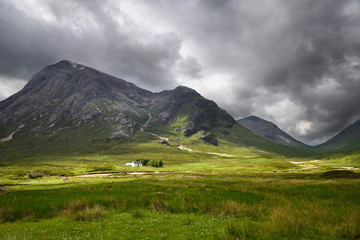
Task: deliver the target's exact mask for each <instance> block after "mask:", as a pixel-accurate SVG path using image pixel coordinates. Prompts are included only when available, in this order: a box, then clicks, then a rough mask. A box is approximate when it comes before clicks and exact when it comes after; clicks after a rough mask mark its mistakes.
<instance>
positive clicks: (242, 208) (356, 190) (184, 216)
mask: <svg viewBox="0 0 360 240" xmlns="http://www.w3.org/2000/svg"><path fill="white" fill-rule="evenodd" d="M169 142H170V143H171V140H170V141H169ZM110 144H113V145H112V148H111V149H112V150H111V151H108V152H100V151H98V152H97V153H94V152H91V151H89V152H88V153H86V152H82V153H77V152H72V153H71V154H69V153H68V154H63V153H61V152H59V153H53V154H50V153H49V154H44V153H43V154H30V155H27V154H24V153H23V152H21V151H20V152H17V153H13V154H9V152H6V151H5V153H3V154H2V155H1V160H0V186H2V185H5V186H6V187H5V188H4V189H3V190H0V239H360V176H359V175H360V174H359V170H358V168H360V152H353V153H351V154H344V153H337V154H312V155H311V154H305V155H306V156H303V157H290V156H288V155H287V156H284V155H281V154H274V153H270V152H267V151H264V150H259V149H254V148H246V147H243V148H235V147H233V146H232V145H231V144H230V145H226V144H221V147H215V146H212V145H209V144H196V145H195V144H194V145H191V142H190V140H189V142H188V143H186V142H185V144H187V145H186V147H188V148H191V149H194V150H196V151H197V152H195V151H194V152H190V151H187V150H179V149H177V148H176V147H175V146H166V145H162V144H159V140H157V139H156V138H153V139H152V138H151V137H150V140H149V141H138V142H136V143H122V144H116V142H114V143H110ZM170 145H171V144H170ZM214 153H226V154H228V155H226V156H221V155H216V154H214ZM137 159H149V160H162V161H163V162H164V166H163V167H161V168H155V167H149V166H144V167H126V166H125V163H127V162H131V161H134V160H137ZM334 170H335V171H334ZM338 170H342V171H341V172H339V171H338ZM349 170H351V172H349ZM31 173H33V174H35V173H39V174H40V173H45V174H46V176H44V177H39V178H28V177H27V176H28V174H31Z"/></svg>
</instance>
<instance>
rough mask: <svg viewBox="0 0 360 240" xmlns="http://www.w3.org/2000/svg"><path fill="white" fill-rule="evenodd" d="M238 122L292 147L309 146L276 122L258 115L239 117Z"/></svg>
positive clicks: (261, 135)
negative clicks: (282, 128)
mask: <svg viewBox="0 0 360 240" xmlns="http://www.w3.org/2000/svg"><path fill="white" fill-rule="evenodd" d="M237 122H238V123H239V124H240V125H242V126H243V127H246V128H247V129H249V130H250V131H251V132H253V133H254V134H256V135H258V136H260V137H263V138H265V139H267V140H270V141H273V142H276V143H279V144H282V145H286V146H291V147H298V148H309V146H308V145H306V144H304V143H302V142H300V141H298V140H296V139H295V138H293V137H291V136H290V135H289V134H287V133H286V132H285V131H283V130H281V129H280V128H279V127H278V126H277V125H276V124H274V123H272V122H270V121H267V120H264V119H262V118H259V117H257V116H254V115H252V116H249V117H246V118H242V119H239V120H237Z"/></svg>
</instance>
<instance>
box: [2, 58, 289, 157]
mask: <svg viewBox="0 0 360 240" xmlns="http://www.w3.org/2000/svg"><path fill="white" fill-rule="evenodd" d="M159 135H162V136H165V137H168V138H169V139H171V141H173V146H177V145H180V144H183V143H187V144H192V145H201V144H202V145H204V146H212V147H215V146H219V147H221V146H226V145H227V144H228V143H229V144H230V143H231V144H232V146H233V147H239V146H241V147H246V148H248V147H254V148H256V149H262V150H266V151H278V152H286V153H289V152H294V149H292V148H287V147H285V146H281V145H278V144H275V143H272V142H269V141H267V140H265V139H263V138H261V137H258V136H256V135H254V134H253V133H251V132H250V131H248V130H247V129H245V128H243V127H241V126H239V125H238V124H236V121H235V120H234V119H233V118H232V117H231V116H230V115H229V114H228V113H227V112H226V111H224V110H222V109H221V108H219V107H218V106H217V104H216V103H215V102H213V101H210V100H208V99H205V98H204V97H202V96H201V95H200V94H199V93H197V92H196V91H195V90H193V89H190V88H187V87H182V86H180V87H177V88H176V89H174V90H166V91H162V92H159V93H152V92H150V91H147V90H144V89H141V88H139V87H137V86H135V85H134V84H132V83H129V82H126V81H125V80H122V79H119V78H116V77H112V76H109V75H107V74H105V73H102V72H99V71H97V70H95V69H92V68H89V67H86V66H83V65H81V64H78V63H73V62H71V61H61V62H59V63H57V64H53V65H50V66H47V67H45V68H44V69H43V70H41V71H39V72H38V73H37V74H35V75H34V76H33V77H32V79H31V80H30V81H29V82H28V84H27V85H26V86H25V87H24V88H23V89H22V90H21V91H20V92H18V93H16V94H14V95H13V96H11V97H9V98H8V99H6V100H4V101H2V102H0V139H2V140H3V141H1V142H0V152H1V151H5V152H6V153H4V152H3V154H5V155H6V154H8V155H9V154H15V153H18V154H34V153H49V154H54V153H71V154H76V153H78V152H91V153H98V152H104V151H110V152H114V151H116V149H118V147H117V146H118V145H119V144H123V143H126V142H128V143H129V142H134V141H135V142H147V141H153V140H154V138H155V139H156V137H154V136H159ZM114 149H115V150H114Z"/></svg>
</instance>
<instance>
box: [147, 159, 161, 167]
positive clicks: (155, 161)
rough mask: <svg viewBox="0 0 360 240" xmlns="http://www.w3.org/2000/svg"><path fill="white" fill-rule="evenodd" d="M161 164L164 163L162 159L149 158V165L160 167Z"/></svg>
mask: <svg viewBox="0 0 360 240" xmlns="http://www.w3.org/2000/svg"><path fill="white" fill-rule="evenodd" d="M163 165H164V163H163V161H162V160H160V161H158V160H151V161H150V166H152V167H162V166H163Z"/></svg>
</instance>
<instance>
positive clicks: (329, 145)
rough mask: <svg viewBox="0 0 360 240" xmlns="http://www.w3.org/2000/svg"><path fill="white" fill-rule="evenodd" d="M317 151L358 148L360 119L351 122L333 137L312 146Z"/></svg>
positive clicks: (339, 150) (353, 149)
mask: <svg viewBox="0 0 360 240" xmlns="http://www.w3.org/2000/svg"><path fill="white" fill-rule="evenodd" d="M313 149H314V150H317V151H329V152H343V151H355V150H359V149H360V119H359V120H357V121H356V122H355V123H353V124H351V125H350V126H348V127H347V128H345V129H344V130H343V131H341V132H340V133H339V134H337V135H336V136H335V137H333V138H331V139H330V140H328V141H327V142H325V143H322V144H320V145H318V146H315V147H313Z"/></svg>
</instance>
